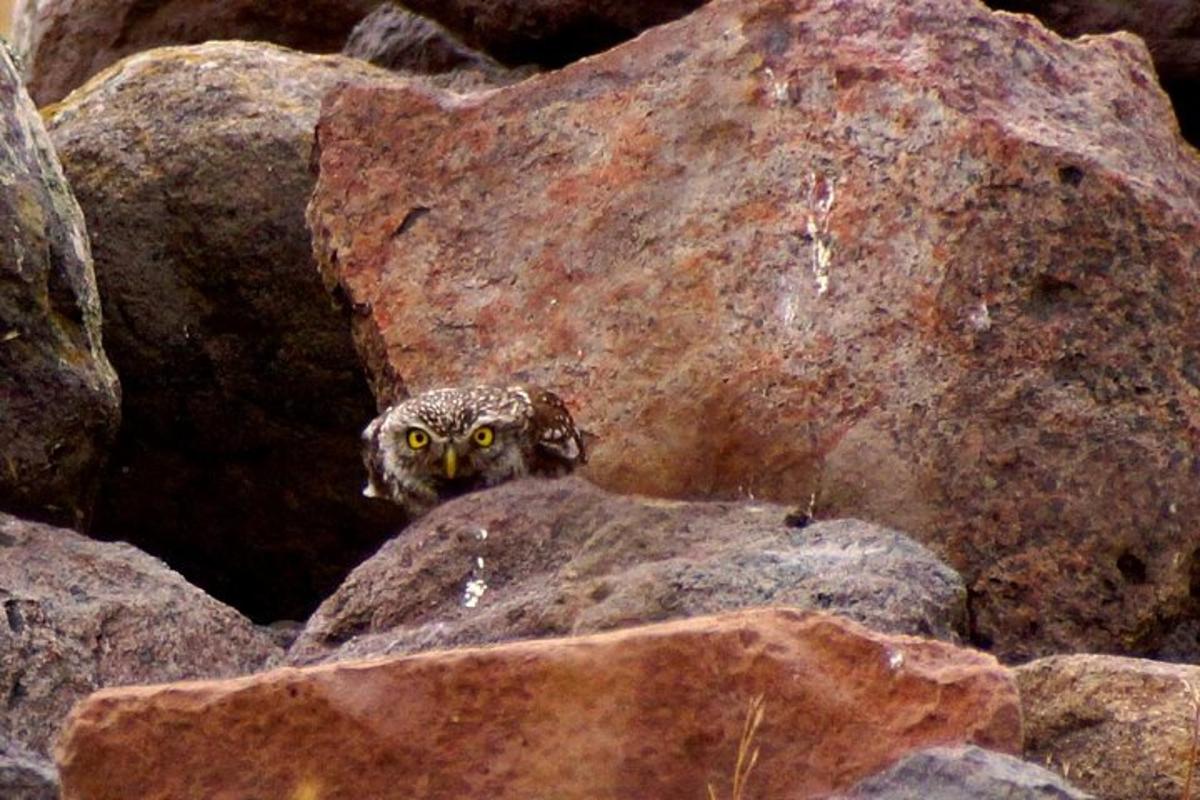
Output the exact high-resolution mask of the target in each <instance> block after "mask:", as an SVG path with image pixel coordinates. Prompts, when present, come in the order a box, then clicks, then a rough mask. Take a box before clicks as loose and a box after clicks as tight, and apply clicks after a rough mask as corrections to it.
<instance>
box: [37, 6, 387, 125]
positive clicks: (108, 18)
mask: <svg viewBox="0 0 1200 800" xmlns="http://www.w3.org/2000/svg"><path fill="white" fill-rule="evenodd" d="M378 3H379V0H293V2H287V3H278V2H270V1H269V0H18V2H17V4H16V8H15V10H14V12H13V23H14V24H13V40H14V42H15V43H16V45H17V48H18V52H19V53H20V54H21V56H22V60H23V61H24V64H25V79H26V80H27V81H28V83H29V92H30V94H32V95H33V99H34V100H35V101H36V102H37V104H38V105H45V104H47V103H52V102H54V101H56V100H59V99H61V98H62V97H63V96H64V95H66V94H67V92H69V91H71V90H72V89H74V88H75V87H76V86H79V85H81V84H83V82H84V81H86V80H87V79H88V78H90V77H91V76H92V75H95V74H96V73H97V72H100V71H101V70H103V69H104V68H105V67H107V66H109V65H110V64H113V63H115V62H117V61H119V60H120V59H121V58H123V57H124V56H127V55H130V54H132V53H137V52H140V51H142V50H149V49H151V48H154V47H160V46H163V45H181V44H200V43H201V42H206V41H208V40H210V39H245V40H254V41H265V42H274V43H276V44H280V45H285V46H287V47H293V48H295V49H297V50H306V51H310V52H316V53H331V52H336V51H337V50H339V49H341V47H342V44H343V42H345V40H346V35H347V34H348V33H349V32H350V30H351V29H352V28H353V27H354V25H355V23H357V22H358V21H359V20H360V19H362V18H363V17H364V16H366V15H367V13H368V12H370V11H371V9H372V8H374V7H375V6H376V5H377V4H378Z"/></svg>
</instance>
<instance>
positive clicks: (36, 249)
mask: <svg viewBox="0 0 1200 800" xmlns="http://www.w3.org/2000/svg"><path fill="white" fill-rule="evenodd" d="M0 219H2V220H4V230H3V235H2V236H0V509H3V510H5V511H9V512H12V513H20V514H22V515H23V516H28V517H35V518H37V519H42V520H46V521H50V522H54V523H56V524H64V525H70V526H79V527H81V526H83V525H85V524H86V521H87V518H88V516H89V514H90V513H91V506H92V499H93V496H94V494H95V492H96V486H97V482H98V479H99V475H100V468H101V466H102V465H103V463H104V458H105V456H106V455H107V449H108V447H109V445H110V444H111V443H112V439H113V437H114V436H115V435H116V432H117V426H118V424H119V422H120V403H121V400H120V397H121V395H120V389H119V387H118V385H117V376H116V374H115V373H114V372H113V369H112V367H111V366H110V365H109V363H108V359H107V357H106V356H105V354H104V349H103V347H102V346H101V341H100V336H101V330H100V329H101V324H100V297H99V295H98V294H97V292H96V278H95V275H94V273H93V270H92V255H91V250H90V248H89V246H88V235H87V230H86V229H85V227H84V218H83V213H82V212H81V211H80V209H79V204H78V203H76V202H75V196H74V195H73V194H72V193H71V188H70V186H68V185H67V181H66V179H65V178H64V176H63V171H62V166H61V165H60V164H59V161H58V157H57V156H56V155H55V153H54V145H53V144H52V143H51V141H50V137H49V136H47V135H46V129H45V127H44V126H43V124H42V120H41V118H40V117H39V116H38V112H37V109H36V108H34V106H33V103H32V102H30V99H29V95H27V94H26V93H25V89H24V88H23V86H22V85H21V78H20V76H19V75H18V74H17V70H16V67H15V66H14V65H13V62H12V59H11V58H9V53H8V49H7V47H5V46H4V45H2V44H0Z"/></svg>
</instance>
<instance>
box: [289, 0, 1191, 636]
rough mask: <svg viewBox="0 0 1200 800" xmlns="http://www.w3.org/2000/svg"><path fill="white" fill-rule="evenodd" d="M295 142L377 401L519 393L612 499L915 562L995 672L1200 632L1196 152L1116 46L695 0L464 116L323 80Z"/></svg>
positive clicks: (470, 107)
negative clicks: (641, 499)
mask: <svg viewBox="0 0 1200 800" xmlns="http://www.w3.org/2000/svg"><path fill="white" fill-rule="evenodd" d="M318 141H319V146H320V170H321V174H320V179H319V181H318V184H317V188H316V191H315V194H314V197H313V201H312V203H311V205H310V209H309V219H310V223H311V226H312V228H313V231H314V240H315V247H316V250H317V253H318V257H319V260H320V264H321V267H322V269H323V271H324V273H325V275H326V278H327V280H328V281H330V282H331V283H336V284H337V291H338V292H339V293H341V294H342V295H344V296H345V297H347V298H348V299H349V301H350V303H351V305H352V307H353V308H354V309H355V311H356V312H357V313H356V340H357V343H358V345H359V350H360V352H361V353H362V354H363V357H364V359H365V360H366V363H367V364H368V367H369V370H370V372H371V374H372V380H373V387H374V389H375V391H376V394H377V395H378V396H379V397H380V398H381V399H388V398H389V397H391V396H393V395H395V394H396V393H397V392H400V391H402V390H403V388H404V387H405V386H408V387H411V388H412V389H413V390H419V389H425V388H428V387H430V386H434V385H444V384H454V383H462V382H467V381H481V380H482V381H489V380H491V381H505V380H511V379H517V380H528V381H532V382H534V383H538V384H541V385H545V386H547V387H550V388H552V389H554V390H556V391H557V392H558V393H559V394H560V395H562V396H563V397H564V399H565V400H566V401H567V403H568V405H570V406H571V407H572V409H576V410H577V412H578V413H576V415H575V416H576V419H577V421H579V422H580V423H581V425H583V426H584V427H585V428H591V429H592V431H593V432H594V433H595V434H596V443H595V445H594V447H593V448H592V460H591V465H590V468H589V476H590V477H591V478H592V479H593V480H595V481H596V482H597V483H599V484H601V485H603V486H605V487H606V488H610V489H614V490H618V491H626V492H637V493H645V494H654V495H660V496H669V497H684V498H696V497H706V498H712V497H720V498H731V497H736V496H744V495H746V494H752V495H753V496H755V497H760V498H767V499H773V500H779V501H784V502H788V503H797V504H801V505H807V504H808V502H809V500H810V498H812V497H814V496H815V497H816V501H817V516H818V517H819V518H831V517H844V516H853V517H859V518H865V519H872V520H876V521H879V522H881V523H884V524H887V525H890V526H893V527H895V528H898V529H900V530H908V531H913V532H914V533H916V534H921V535H924V536H926V537H928V540H929V541H930V542H931V543H932V544H934V545H935V549H937V550H938V552H939V553H940V554H941V555H943V556H944V557H946V558H947V559H948V560H949V561H950V563H951V564H952V565H953V566H955V567H956V568H958V569H959V571H960V572H962V573H963V574H964V577H966V578H967V581H968V586H969V588H971V590H972V591H973V595H974V596H975V597H976V598H977V600H978V602H977V606H976V611H977V613H976V614H975V617H974V619H975V623H976V630H975V635H976V637H977V641H979V642H980V643H983V644H988V645H992V646H994V647H995V648H996V649H997V652H999V653H1002V654H1003V655H1004V656H1006V657H1010V658H1024V657H1028V656H1031V655H1034V654H1038V653H1044V652H1048V651H1054V650H1061V649H1106V650H1123V651H1130V652H1153V651H1155V649H1156V648H1157V647H1159V646H1160V645H1161V643H1162V641H1163V640H1164V638H1165V636H1166V635H1167V633H1168V632H1169V630H1170V629H1171V628H1172V626H1174V625H1175V624H1176V622H1177V621H1178V620H1180V619H1182V618H1185V617H1187V616H1188V615H1190V614H1192V613H1194V611H1195V610H1196V608H1197V598H1196V597H1194V596H1193V589H1192V586H1193V583H1194V581H1193V580H1192V578H1191V575H1192V573H1193V572H1194V571H1195V569H1196V567H1195V565H1196V564H1197V563H1198V561H1197V554H1198V552H1200V530H1198V529H1196V528H1195V527H1194V526H1193V525H1191V523H1190V520H1191V519H1193V518H1195V517H1196V515H1197V514H1200V483H1197V481H1196V479H1195V476H1196V474H1197V472H1198V471H1200V460H1198V459H1197V458H1196V456H1195V455H1194V452H1193V451H1194V449H1195V448H1194V446H1193V445H1194V443H1195V442H1196V441H1197V440H1198V438H1200V392H1198V391H1197V390H1198V388H1200V366H1198V365H1200V359H1198V357H1197V355H1196V352H1195V351H1194V348H1193V347H1192V344H1191V343H1192V342H1195V341H1197V339H1198V337H1200V281H1197V280H1196V279H1195V278H1196V273H1197V271H1198V270H1200V257H1198V256H1197V253H1198V252H1200V251H1198V250H1197V247H1196V243H1197V241H1198V238H1200V200H1198V198H1200V160H1198V159H1197V157H1196V154H1195V152H1194V151H1192V150H1191V149H1190V148H1189V147H1188V146H1187V145H1186V143H1184V142H1182V141H1181V140H1180V138H1179V137H1178V134H1177V131H1176V127H1175V124H1174V121H1173V119H1172V116H1171V110H1170V107H1169V105H1168V104H1167V102H1166V99H1165V97H1164V96H1163V95H1162V94H1161V93H1160V92H1159V91H1158V90H1157V89H1156V88H1155V86H1154V76H1153V71H1152V68H1151V65H1150V62H1149V59H1148V56H1147V55H1146V51H1145V49H1144V48H1143V47H1142V46H1141V44H1140V43H1139V42H1137V41H1136V40H1135V39H1133V38H1132V37H1129V36H1127V35H1118V36H1113V37H1105V38H1096V39H1091V40H1088V41H1085V42H1082V43H1070V42H1065V41H1063V40H1061V39H1060V38H1059V37H1057V36H1055V35H1053V34H1050V33H1048V32H1047V31H1045V29H1044V28H1042V27H1041V26H1040V25H1039V24H1038V23H1037V22H1036V21H1035V20H1033V19H1031V18H1028V17H1019V16H1012V15H1004V14H993V13H991V12H988V11H987V10H985V9H983V8H982V7H981V6H979V5H978V4H976V3H974V2H971V0H951V2H941V1H940V0H938V1H936V2H935V0H921V1H920V2H916V3H905V4H903V5H896V4H894V3H889V2H885V0H859V1H858V2H853V3H841V2H839V3H834V2H814V3H807V4H796V3H791V2H782V0H780V1H775V0H772V1H770V2H766V3H763V2H749V1H748V0H717V1H716V2H714V3H711V4H709V5H708V6H705V7H704V8H702V9H700V10H698V11H696V12H694V13H693V14H692V15H690V16H689V17H687V18H686V19H684V20H680V21H679V22H676V23H673V24H670V25H665V26H661V27H659V28H655V29H653V30H651V31H647V32H646V33H645V34H643V35H642V36H640V37H638V38H637V39H636V40H635V41H633V42H629V43H627V44H625V45H622V46H620V47H618V48H616V49H614V50H612V51H610V52H607V53H604V54H601V55H599V56H596V57H593V58H590V59H587V60H586V61H584V62H580V63H578V64H574V65H571V66H569V67H567V68H566V69H563V70H561V71H559V72H556V73H554V74H549V75H544V76H539V77H537V78H534V79H532V80H528V81H525V82H524V83H522V84H520V85H518V86H515V87H512V88H510V89H507V90H505V91H501V92H497V93H494V94H491V95H487V96H479V97H476V98H474V99H470V100H465V101H464V100H459V99H455V98H449V97H446V96H441V95H437V94H433V93H428V92H417V91H404V90H395V91H392V90H386V89H370V88H356V87H350V88H347V89H345V90H343V91H341V92H340V93H338V94H337V95H335V96H334V97H332V98H331V99H330V100H329V101H327V103H326V105H325V109H324V112H323V116H322V120H321V123H320V126H319V131H318ZM364 175H369V176H371V180H370V181H369V182H368V181H365V180H364V179H363V177H362V176H364ZM1193 648H1194V650H1195V655H1196V657H1197V658H1200V645H1195V643H1193Z"/></svg>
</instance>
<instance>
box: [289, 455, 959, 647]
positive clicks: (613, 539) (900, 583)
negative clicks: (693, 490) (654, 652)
mask: <svg viewBox="0 0 1200 800" xmlns="http://www.w3.org/2000/svg"><path fill="white" fill-rule="evenodd" d="M787 520H788V510H787V509H786V508H785V507H783V506H776V505H771V504H768V503H748V502H743V503H680V502H672V501H663V500H654V499H651V498H646V497H629V496H621V495H612V494H609V493H608V492H604V491H601V490H600V489H597V488H596V487H595V486H592V485H591V484H589V483H587V482H586V481H583V480H580V479H578V478H568V479H562V480H527V481H520V482H517V483H512V484H508V485H506V486H501V487H498V488H496V489H493V490H490V491H487V492H479V493H476V494H472V495H468V496H466V497H463V498H461V499H459V500H456V501H453V502H450V503H446V504H445V505H443V506H440V507H438V508H436V509H434V511H433V512H432V513H430V514H429V515H428V516H426V517H423V518H421V519H420V520H419V521H418V522H416V523H414V524H413V525H412V526H411V527H409V528H407V529H406V530H405V531H404V533H403V534H402V535H400V536H398V537H396V538H395V539H393V540H392V541H390V542H388V543H387V544H385V545H384V546H383V547H381V548H380V550H379V552H378V553H376V554H375V555H374V556H372V557H371V558H370V559H369V560H368V561H366V562H365V563H364V564H362V566H360V567H358V568H357V569H355V570H354V572H352V573H351V574H350V576H349V577H348V578H347V579H346V581H345V583H343V584H342V586H341V587H340V588H339V589H338V590H337V591H336V592H335V593H334V594H333V596H332V597H330V598H329V599H328V600H326V601H325V602H324V603H322V604H321V607H320V608H318V609H317V611H316V613H315V614H313V616H312V618H311V619H309V621H308V624H307V625H306V626H305V629H304V633H303V634H302V635H301V637H300V638H299V640H298V641H297V642H296V644H295V645H294V646H293V647H292V649H291V651H290V652H289V654H288V658H289V661H290V662H291V663H293V664H305V663H312V662H314V661H318V660H327V659H339V660H345V659H347V658H362V657H364V656H374V655H384V654H387V655H392V654H396V653H405V652H413V651H417V650H429V649H433V648H441V647H452V646H459V645H464V644H481V643H485V642H501V641H508V640H512V639H530V638H534V637H545V636H561V635H567V634H581V633H594V632H597V631H603V630H610V629H612V628H619V627H629V626H631V625H637V624H644V623H647V622H660V621H663V620H667V619H675V618H679V617H693V616H699V615H702V614H714V613H717V612H721V611H730V610H735V609H741V608H748V607H753V606H762V605H786V606H792V607H801V608H808V609H814V610H822V611H829V612H833V613H837V614H842V615H845V616H848V617H851V618H853V619H855V620H856V621H858V622H862V623H864V624H866V625H869V626H870V627H872V628H874V629H876V630H881V631H886V632H889V633H906V634H915V635H921V636H932V637H938V638H942V639H947V640H950V641H958V637H959V635H960V633H961V632H962V631H963V630H964V628H965V625H966V622H965V620H966V590H965V588H964V587H963V585H962V579H961V578H959V576H958V575H956V574H955V573H954V571H953V570H951V569H950V568H949V567H947V566H946V565H944V564H942V563H941V562H940V561H938V560H937V559H936V558H935V557H934V556H933V554H931V553H930V552H929V551H928V550H926V549H925V548H924V547H922V546H921V545H919V544H917V543H916V542H914V541H913V540H911V539H909V538H908V537H907V536H905V535H903V534H901V533H897V532H896V531H890V530H887V529H885V528H880V527H879V526H876V525H871V524H868V523H865V522H859V521H857V520H830V521H825V522H817V523H814V524H811V525H809V526H807V527H803V528H798V527H794V526H793V525H791V524H789V523H788V521H787Z"/></svg>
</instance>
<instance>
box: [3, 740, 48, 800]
mask: <svg viewBox="0 0 1200 800" xmlns="http://www.w3.org/2000/svg"><path fill="white" fill-rule="evenodd" d="M0 797H3V798H4V800H58V773H57V772H56V771H55V769H54V765H53V764H51V763H50V762H49V761H48V760H47V759H44V758H41V757H39V756H36V755H34V754H33V753H31V752H29V751H28V750H26V749H25V748H23V747H21V746H20V745H18V744H16V743H15V742H11V741H9V740H7V739H5V738H4V737H2V736H0Z"/></svg>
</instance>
